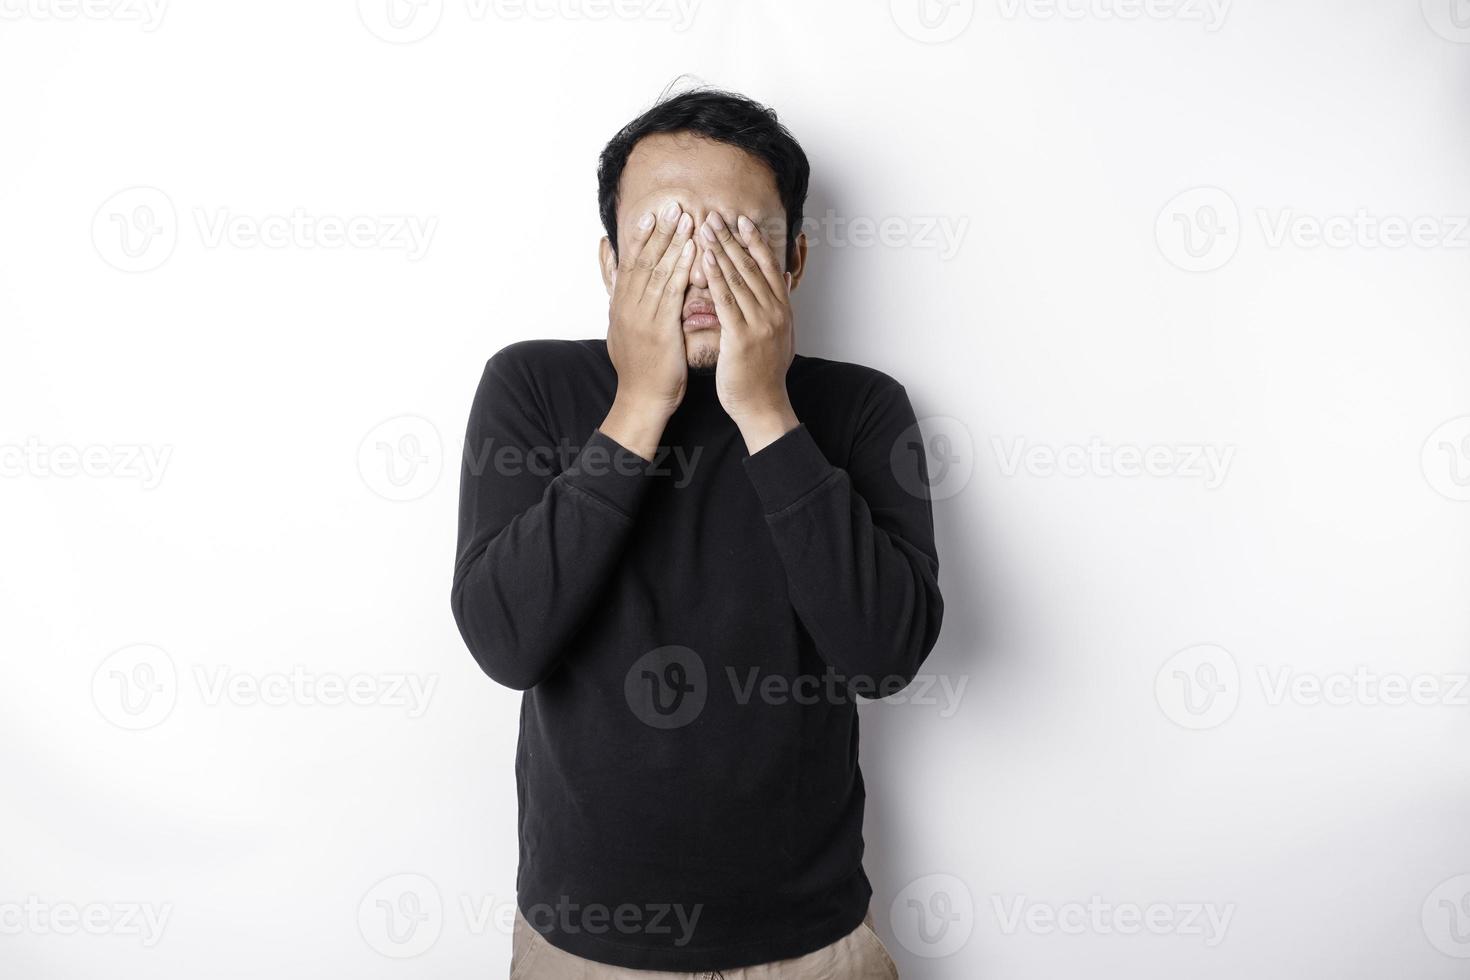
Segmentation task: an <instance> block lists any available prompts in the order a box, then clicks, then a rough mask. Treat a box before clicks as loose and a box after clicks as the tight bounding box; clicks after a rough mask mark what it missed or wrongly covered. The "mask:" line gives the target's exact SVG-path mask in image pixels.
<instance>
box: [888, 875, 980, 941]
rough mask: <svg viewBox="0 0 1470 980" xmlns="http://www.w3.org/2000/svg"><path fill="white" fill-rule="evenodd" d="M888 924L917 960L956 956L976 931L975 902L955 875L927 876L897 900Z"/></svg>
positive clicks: (913, 884) (897, 897) (899, 894)
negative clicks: (920, 957)
mask: <svg viewBox="0 0 1470 980" xmlns="http://www.w3.org/2000/svg"><path fill="white" fill-rule="evenodd" d="M888 921H889V924H890V925H891V926H892V927H893V937H894V938H895V939H897V940H898V942H899V944H900V945H902V946H903V948H904V949H906V950H908V951H909V952H910V953H913V954H914V955H915V956H922V957H925V958H926V959H938V958H940V957H943V956H953V955H954V954H955V953H958V952H959V951H960V950H961V949H963V948H964V946H965V944H966V943H968V942H969V941H970V934H971V933H972V932H973V931H974V929H975V900H974V897H973V896H971V894H970V889H969V887H968V886H967V885H966V884H965V883H964V882H963V881H961V880H960V879H958V878H956V877H955V876H954V875H947V874H932V875H925V876H924V877H922V878H917V879H915V880H914V881H911V882H909V883H908V885H906V886H904V889H903V890H902V891H900V892H899V893H898V895H896V896H895V897H894V899H893V905H892V906H890V907H889V910H888Z"/></svg>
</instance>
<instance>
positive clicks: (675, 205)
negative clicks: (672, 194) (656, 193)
mask: <svg viewBox="0 0 1470 980" xmlns="http://www.w3.org/2000/svg"><path fill="white" fill-rule="evenodd" d="M678 216H679V202H678V201H670V202H669V204H668V207H666V208H664V220H665V221H673V220H674V219H675V218H677V217H678Z"/></svg>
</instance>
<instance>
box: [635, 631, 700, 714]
mask: <svg viewBox="0 0 1470 980" xmlns="http://www.w3.org/2000/svg"><path fill="white" fill-rule="evenodd" d="M623 696H624V697H625V698H626V699H627V701H628V707H629V708H631V709H632V711H633V714H635V715H637V716H638V719H639V720H640V721H642V722H643V723H644V724H645V725H648V726H650V727H652V728H663V729H672V728H683V727H684V726H685V725H687V724H689V723H690V722H691V721H693V720H694V719H696V718H698V717H699V714H700V712H702V711H703V710H704V703H705V699H706V698H707V697H708V696H709V684H708V682H707V680H706V676H705V669H704V660H703V659H702V658H701V657H700V656H699V654H697V653H695V652H694V651H693V650H691V649H689V648H688V647H681V646H666V647H659V648H658V649H657V650H650V651H649V652H648V653H645V654H644V655H643V656H641V657H639V658H638V659H637V661H635V662H634V664H633V666H632V667H629V668H628V674H627V676H626V677H625V678H624V679H623Z"/></svg>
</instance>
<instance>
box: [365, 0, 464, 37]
mask: <svg viewBox="0 0 1470 980" xmlns="http://www.w3.org/2000/svg"><path fill="white" fill-rule="evenodd" d="M357 16H358V19H359V20H361V21H362V26H364V27H366V28H367V29H368V30H369V31H370V32H372V34H373V36H374V37H376V38H378V39H379V40H383V41H387V42H388V43H389V44H412V43H414V42H415V41H422V40H423V39H424V38H426V37H428V36H429V35H430V34H432V33H434V28H436V27H438V26H439V18H440V17H442V16H444V0H357Z"/></svg>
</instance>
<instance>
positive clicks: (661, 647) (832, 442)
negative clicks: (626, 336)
mask: <svg viewBox="0 0 1470 980" xmlns="http://www.w3.org/2000/svg"><path fill="white" fill-rule="evenodd" d="M616 389H617V375H616V372H615V371H614V370H613V366H612V363H611V361H610V360H609V359H608V355H607V345H606V343H605V342H603V341H601V340H587V341H529V342H524V343H518V344H514V345H512V346H510V347H507V348H506V349H504V350H502V351H501V352H500V353H498V354H496V355H495V356H494V357H493V358H491V359H490V361H489V363H488V364H487V365H486V366H485V373H484V376H483V378H482V380H481V382H480V387H479V390H478V392H477V393H476V395H475V402H474V407H473V409H472V410H471V413H470V420H469V427H468V431H467V434H466V440H465V457H464V468H463V473H462V477H461V483H460V521H459V545H458V557H457V560H456V561H455V566H454V587H453V592H452V604H453V608H454V615H455V619H456V621H457V622H458V624H459V628H460V632H461V634H462V635H463V636H464V640H465V643H466V644H467V645H468V646H469V649H470V652H471V653H473V654H474V657H475V659H476V661H478V663H479V664H480V666H481V667H482V668H483V669H484V670H485V672H486V673H487V674H489V675H490V677H491V678H493V679H494V680H496V681H498V682H500V683H501V684H505V685H508V686H510V687H513V688H516V689H518V690H524V691H525V692H526V693H525V695H524V697H523V698H522V701H521V719H520V742H519V747H518V750H517V755H516V783H517V790H518V797H519V809H520V871H519V874H518V876H517V883H516V887H517V893H518V900H519V905H520V908H521V911H522V913H523V914H525V915H526V917H527V919H528V920H529V921H530V922H531V924H532V925H533V926H535V927H536V929H537V930H538V931H539V932H540V933H541V934H542V935H543V936H544V937H545V938H546V939H547V940H548V941H549V942H551V943H552V944H553V945H555V946H558V947H560V948H561V949H564V950H566V951H567V952H570V953H573V954H575V955H577V956H581V957H584V958H587V959H591V960H597V961H600V962H603V963H609V964H614V965H617V966H623V967H631V968H636V969H649V970H672V971H691V972H692V971H699V970H718V969H734V968H738V967H741V966H748V965H752V964H756V963H767V962H772V961H775V960H780V959H786V958H789V957H794V956H800V955H803V954H805V953H809V952H811V951H813V950H815V949H819V948H821V947H822V946H825V945H828V944H830V943H833V942H835V941H837V940H838V939H840V938H842V937H843V936H845V935H846V934H847V933H849V932H851V931H852V930H853V929H855V928H856V927H857V926H858V925H859V923H860V922H861V921H862V919H863V916H864V914H865V913H866V911H867V906H868V902H869V899H870V897H871V894H872V889H871V887H870V886H869V884H868V880H867V877H866V875H865V874H864V873H863V867H862V855H863V840H862V823H863V798H864V791H863V779H862V773H861V772H860V771H859V769H858V716H857V711H856V707H855V702H854V700H853V694H854V693H857V694H862V695H865V696H868V697H876V696H885V695H887V694H892V693H894V692H895V691H896V690H898V689H899V688H901V687H902V686H903V685H905V684H907V682H908V681H909V680H910V679H912V677H913V676H914V674H915V672H917V671H918V669H919V666H920V665H921V664H922V663H923V661H924V658H925V657H926V656H927V655H928V653H929V651H930V649H931V648H932V647H933V646H934V642H935V640H936V638H937V635H938V632H939V624H940V618H941V613H942V608H943V605H942V600H941V598H940V594H939V588H938V584H937V572H938V561H937V557H936V554H935V550H934V533H933V526H932V521H931V514H930V504H929V500H928V495H927V491H926V489H925V478H924V475H923V474H924V472H925V470H924V458H923V446H922V443H921V441H920V437H919V435H918V433H917V429H916V428H914V414H913V409H912V408H911V407H910V405H909V401H908V397H907V395H906V393H905V392H904V389H903V387H902V386H900V385H899V384H898V383H897V382H895V381H894V380H893V379H891V378H889V377H887V376H886V375H884V374H882V373H880V372H878V371H875V370H872V369H870V368H866V367H861V366H859V365H855V364H844V363H841V362H837V361H828V360H823V359H820V358H813V357H801V356H798V357H797V358H796V359H795V361H794V362H793V363H792V365H791V368H790V370H789V372H788V374H787V391H788V393H789V395H790V398H791V404H792V406H793V408H794V409H795V411H796V415H797V418H798V419H800V420H801V422H802V424H801V425H800V426H799V427H798V428H796V429H794V430H792V431H791V432H788V433H787V434H786V435H784V436H782V437H781V438H780V439H778V440H776V441H775V442H774V443H772V444H770V445H769V446H767V447H765V448H764V449H762V450H761V451H760V452H758V453H756V454H755V455H753V456H748V455H747V454H746V451H745V443H744V441H743V440H742V438H741V435H740V432H739V430H738V429H737V428H736V426H735V423H734V422H733V421H732V420H731V419H730V418H729V416H728V415H726V414H725V412H724V410H723V409H722V408H721V406H720V403H719V400H718V398H717V396H716V393H715V381H714V376H713V374H709V373H696V372H691V374H690V378H689V386H688V391H687V393H686V394H685V397H684V400H683V402H682V404H681V405H680V407H679V409H678V410H677V411H676V412H675V413H674V415H673V417H672V418H671V419H670V421H669V423H668V426H667V428H666V429H665V432H664V436H663V439H662V440H661V446H662V447H663V448H662V449H661V451H660V455H659V456H658V457H657V458H656V459H655V460H654V461H653V462H652V463H647V462H645V461H644V460H643V459H642V458H640V457H639V456H637V455H636V454H634V453H632V452H630V451H628V450H627V449H624V448H623V447H622V446H620V445H618V444H617V443H616V442H614V441H613V440H611V439H609V438H607V437H606V436H604V435H603V434H602V433H600V432H598V431H596V428H597V426H598V425H599V424H600V423H601V422H602V420H603V418H604V417H605V416H606V414H607V411H608V409H609V407H610V406H611V404H612V400H613V395H614V393H615V392H616Z"/></svg>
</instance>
